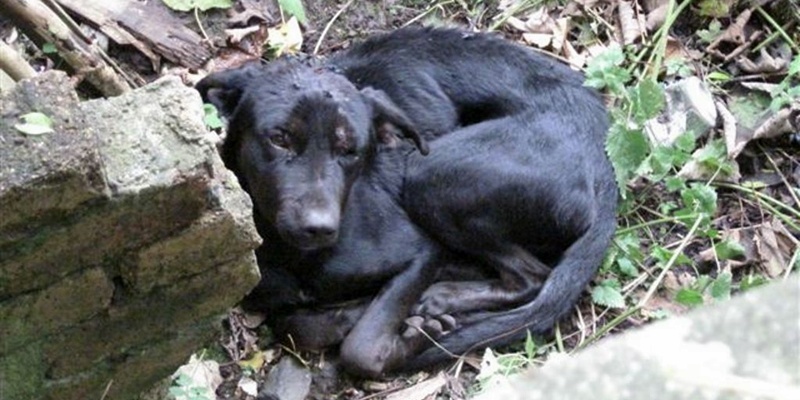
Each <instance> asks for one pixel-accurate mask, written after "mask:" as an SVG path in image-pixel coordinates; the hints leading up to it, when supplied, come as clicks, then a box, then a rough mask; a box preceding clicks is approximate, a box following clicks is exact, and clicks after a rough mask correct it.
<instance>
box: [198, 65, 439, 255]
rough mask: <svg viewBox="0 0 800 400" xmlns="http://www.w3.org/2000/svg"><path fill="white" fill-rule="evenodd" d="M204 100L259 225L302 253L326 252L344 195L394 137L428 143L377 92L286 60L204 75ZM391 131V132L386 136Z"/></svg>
mask: <svg viewBox="0 0 800 400" xmlns="http://www.w3.org/2000/svg"><path fill="white" fill-rule="evenodd" d="M197 89H198V90H199V91H200V93H201V95H202V96H203V99H204V100H205V101H206V102H210V103H212V104H214V105H215V106H216V107H217V108H218V109H219V111H220V112H221V113H222V115H223V116H226V117H227V118H228V121H229V122H228V136H227V138H226V141H225V144H224V146H223V159H224V160H225V163H226V165H227V166H228V167H229V168H231V169H232V170H233V171H234V172H235V173H236V174H237V175H238V176H239V179H240V180H241V181H242V184H243V186H244V187H245V188H246V189H247V190H248V191H249V193H250V195H251V197H252V198H253V201H254V203H255V206H256V211H257V213H258V215H259V217H260V218H262V219H263V220H262V221H260V222H262V223H267V224H270V225H272V226H273V227H274V228H275V230H276V231H277V232H278V234H279V235H280V236H281V237H282V238H283V239H284V240H286V241H287V242H288V243H290V244H291V245H293V246H295V247H297V248H299V249H301V250H308V251H311V250H318V249H322V248H325V247H328V246H331V245H333V244H334V243H335V242H336V239H337V237H338V232H339V223H340V220H341V213H342V210H343V209H344V204H345V202H346V201H347V196H348V193H349V191H350V187H351V185H352V184H353V182H354V180H355V179H356V178H357V176H358V175H359V173H360V172H361V170H362V169H363V168H365V166H366V165H367V159H368V158H369V157H371V156H372V155H373V153H374V150H375V148H376V146H378V145H380V143H381V142H386V143H389V142H391V141H392V140H395V139H389V138H394V135H393V132H397V131H399V132H402V134H403V135H404V136H405V137H407V138H409V139H411V140H413V141H414V143H415V145H416V146H417V148H418V149H419V150H420V152H422V153H427V144H426V143H425V142H424V140H423V139H422V138H421V136H420V135H419V133H418V132H417V130H416V129H415V128H414V125H413V124H412V123H411V121H410V120H409V119H408V117H406V116H405V114H404V113H403V111H402V110H400V109H399V108H398V107H397V106H396V105H395V104H394V103H392V101H391V100H390V99H389V98H388V97H387V96H386V95H385V94H384V93H383V92H380V91H377V90H373V89H370V88H367V89H363V90H358V89H357V88H356V87H355V86H354V85H353V84H352V83H350V82H349V81H348V80H347V79H345V78H344V77H342V76H341V75H338V74H335V73H333V72H331V71H329V70H327V69H324V68H314V67H311V66H308V65H305V64H302V63H299V62H293V61H289V60H282V61H276V62H273V63H271V64H269V65H266V66H265V65H259V64H249V65H247V66H244V67H240V68H238V69H234V70H228V71H223V72H219V73H215V74H212V75H209V76H208V77H206V78H205V79H203V80H202V81H200V83H198V85H197ZM387 132H390V133H387Z"/></svg>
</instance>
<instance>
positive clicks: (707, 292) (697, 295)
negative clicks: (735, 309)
mask: <svg viewBox="0 0 800 400" xmlns="http://www.w3.org/2000/svg"><path fill="white" fill-rule="evenodd" d="M732 279H733V276H732V275H731V273H730V272H727V271H725V272H722V273H720V274H719V275H717V277H716V278H714V279H712V278H711V277H709V276H708V275H700V276H699V277H698V278H697V281H695V282H694V284H693V285H691V286H690V287H688V288H683V289H680V290H679V291H678V292H677V293H676V294H675V301H677V302H678V303H680V304H683V305H685V306H690V307H694V306H699V305H702V304H705V303H707V302H709V301H722V300H727V299H729V298H730V296H731V288H732Z"/></svg>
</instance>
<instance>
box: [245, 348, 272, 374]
mask: <svg viewBox="0 0 800 400" xmlns="http://www.w3.org/2000/svg"><path fill="white" fill-rule="evenodd" d="M267 356H268V354H267V353H266V352H263V351H256V352H253V355H252V356H250V358H248V359H246V360H241V361H239V362H238V364H239V366H240V367H242V368H249V369H250V370H253V371H259V370H261V368H262V367H263V366H264V364H266V363H267V362H269V360H267Z"/></svg>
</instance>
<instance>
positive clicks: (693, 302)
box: [675, 289, 703, 307]
mask: <svg viewBox="0 0 800 400" xmlns="http://www.w3.org/2000/svg"><path fill="white" fill-rule="evenodd" d="M675 301H677V302H678V303H680V304H683V305H685V306H692V307H694V306H699V305H701V304H703V294H702V293H700V292H699V291H697V290H693V289H681V290H679V291H678V293H676V294H675Z"/></svg>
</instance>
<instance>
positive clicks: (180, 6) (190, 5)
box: [161, 0, 233, 39]
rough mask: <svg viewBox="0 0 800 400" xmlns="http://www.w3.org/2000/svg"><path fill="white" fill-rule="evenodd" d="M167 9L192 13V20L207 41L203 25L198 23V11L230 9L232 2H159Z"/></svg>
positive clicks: (199, 0) (216, 0)
mask: <svg viewBox="0 0 800 400" xmlns="http://www.w3.org/2000/svg"><path fill="white" fill-rule="evenodd" d="M161 1H163V2H164V4H166V5H167V7H169V8H171V9H173V10H175V11H194V19H195V21H196V22H197V26H198V27H199V28H200V32H201V33H202V34H203V37H205V38H206V39H208V35H207V34H206V31H205V29H203V24H202V23H200V11H208V10H210V9H212V8H223V9H227V8H231V7H233V0H161Z"/></svg>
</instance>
